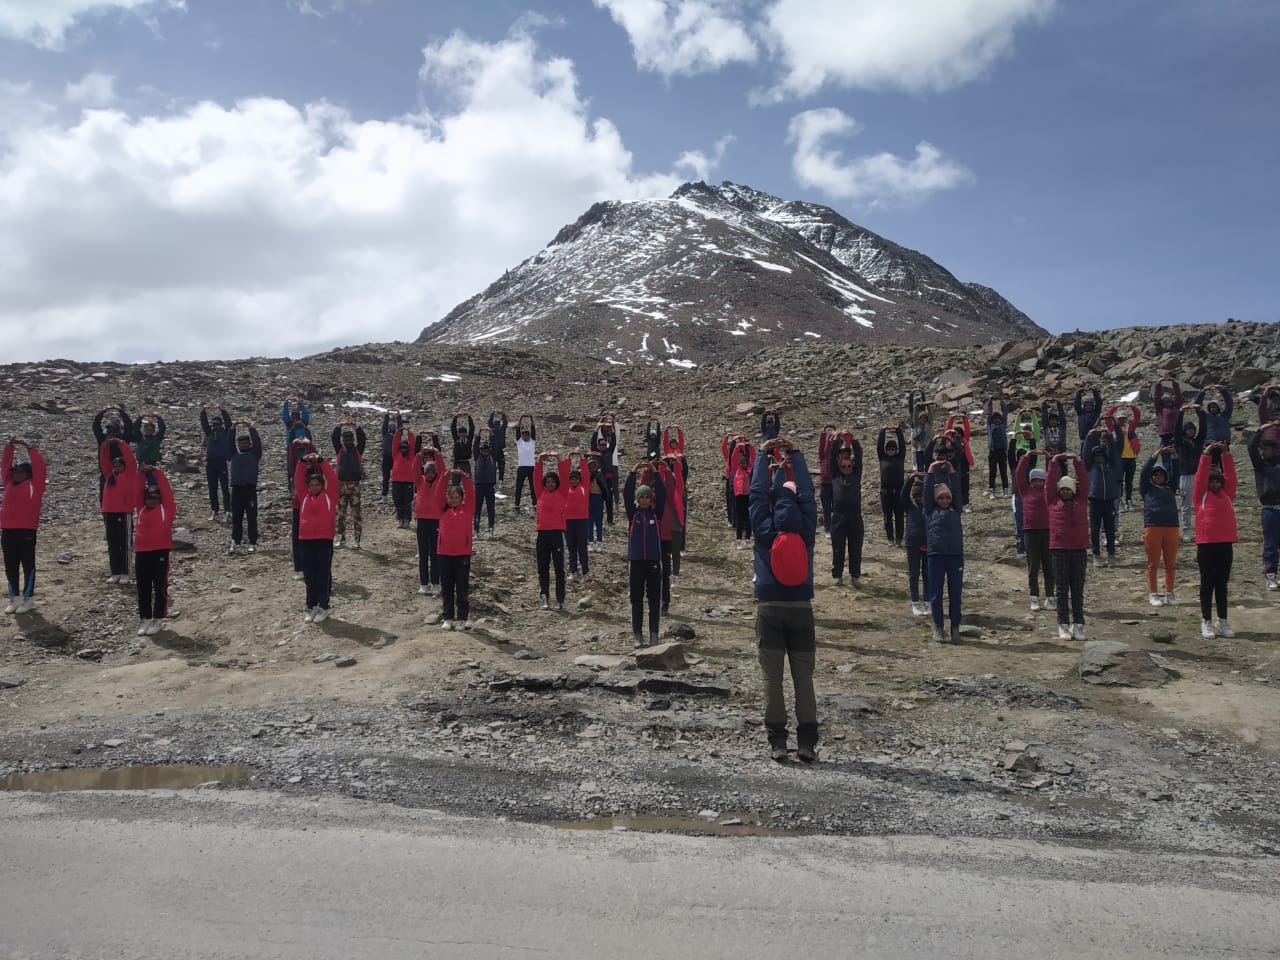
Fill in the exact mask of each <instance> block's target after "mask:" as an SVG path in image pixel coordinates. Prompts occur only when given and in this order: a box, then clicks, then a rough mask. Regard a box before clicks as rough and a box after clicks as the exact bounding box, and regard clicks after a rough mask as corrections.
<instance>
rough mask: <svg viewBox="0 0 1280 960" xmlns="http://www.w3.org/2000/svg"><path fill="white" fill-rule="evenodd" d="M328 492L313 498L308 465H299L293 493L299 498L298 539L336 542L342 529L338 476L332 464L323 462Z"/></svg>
mask: <svg viewBox="0 0 1280 960" xmlns="http://www.w3.org/2000/svg"><path fill="white" fill-rule="evenodd" d="M319 463H320V473H321V474H322V475H323V476H324V489H323V490H321V491H320V492H319V493H316V494H313V493H312V492H311V491H310V490H308V489H307V464H306V461H304V460H299V461H298V466H297V468H296V469H295V470H294V471H293V489H294V490H295V491H296V493H297V497H298V539H299V540H332V539H333V533H334V530H336V529H337V526H338V473H337V471H336V470H334V469H333V464H331V463H330V462H329V461H328V460H321V461H319Z"/></svg>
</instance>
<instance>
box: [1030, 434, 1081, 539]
mask: <svg viewBox="0 0 1280 960" xmlns="http://www.w3.org/2000/svg"><path fill="white" fill-rule="evenodd" d="M1023 459H1026V458H1025V457H1024V458H1023ZM1073 463H1074V464H1075V479H1076V495H1075V497H1074V498H1073V499H1071V500H1063V499H1062V497H1060V496H1058V481H1059V480H1061V479H1062V464H1061V462H1060V461H1058V460H1052V461H1050V463H1049V475H1048V476H1047V477H1046V478H1045V481H1044V488H1045V495H1044V496H1045V500H1046V501H1047V502H1048V507H1049V549H1050V550H1088V549H1089V472H1088V471H1087V470H1085V469H1084V465H1083V464H1082V463H1081V462H1080V461H1079V460H1075V461H1073ZM1024 518H1025V515H1024Z"/></svg>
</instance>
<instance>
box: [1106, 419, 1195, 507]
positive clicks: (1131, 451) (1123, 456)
mask: <svg viewBox="0 0 1280 960" xmlns="http://www.w3.org/2000/svg"><path fill="white" fill-rule="evenodd" d="M1130 414H1132V416H1130ZM1106 422H1107V426H1108V427H1109V429H1110V431H1111V434H1112V436H1113V437H1114V438H1115V444H1116V448H1117V451H1118V459H1119V461H1120V473H1121V477H1122V478H1123V479H1122V483H1123V487H1124V489H1123V490H1122V493H1123V503H1124V509H1125V511H1126V512H1127V511H1130V510H1132V509H1133V478H1134V476H1135V475H1136V474H1137V472H1138V454H1139V453H1141V452H1142V442H1141V441H1140V440H1139V439H1138V426H1139V425H1140V424H1141V423H1142V410H1141V409H1140V408H1139V407H1138V406H1137V404H1130V405H1129V413H1126V412H1125V411H1124V409H1123V408H1118V407H1111V408H1109V409H1108V410H1107V421H1106ZM1176 422H1177V421H1176V419H1175V423H1176ZM1088 459H1089V458H1088V456H1086V457H1085V461H1086V462H1087V461H1088Z"/></svg>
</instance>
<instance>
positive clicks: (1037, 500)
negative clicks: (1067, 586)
mask: <svg viewBox="0 0 1280 960" xmlns="http://www.w3.org/2000/svg"><path fill="white" fill-rule="evenodd" d="M1048 462H1049V452H1048V451H1047V450H1038V449H1037V450H1030V451H1028V452H1027V454H1026V455H1025V456H1023V457H1022V458H1021V459H1020V460H1019V461H1018V467H1017V469H1016V470H1015V471H1014V475H1013V479H1014V485H1015V487H1016V488H1017V491H1018V497H1019V499H1020V500H1021V501H1022V536H1023V543H1024V544H1025V546H1026V552H1027V588H1028V590H1029V592H1030V596H1031V609H1032V610H1033V611H1035V610H1039V609H1040V571H1041V570H1043V571H1044V608H1045V609H1046V610H1052V609H1053V608H1054V606H1055V605H1056V603H1057V600H1056V583H1055V580H1054V576H1053V557H1052V554H1051V553H1050V552H1049V537H1050V533H1049V491H1048V490H1047V489H1046V487H1045V482H1046V481H1047V479H1048V476H1049V474H1048V471H1047V470H1046V469H1045V468H1044V467H1043V466H1041V464H1046V463H1048Z"/></svg>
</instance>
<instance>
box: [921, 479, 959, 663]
mask: <svg viewBox="0 0 1280 960" xmlns="http://www.w3.org/2000/svg"><path fill="white" fill-rule="evenodd" d="M955 479H956V469H955V465H954V464H952V462H951V461H950V460H945V459H941V458H939V459H938V460H935V461H934V462H933V463H932V464H931V465H930V467H929V469H928V471H927V472H926V473H925V475H924V494H923V496H922V497H921V503H922V505H923V507H924V518H925V534H926V536H927V538H928V546H929V557H928V563H929V588H930V589H929V606H930V612H931V613H932V614H933V638H932V639H933V642H934V643H946V642H947V640H948V635H947V633H945V632H944V630H943V625H942V624H943V620H942V591H943V589H944V587H945V589H946V591H947V600H948V604H947V606H948V616H949V617H950V619H951V632H950V640H951V642H952V643H957V644H958V643H963V642H964V641H963V640H962V639H961V637H960V619H961V617H962V616H963V599H964V523H963V520H962V510H961V508H960V504H958V503H957V502H956V500H955V495H954V494H953V493H952V492H951V484H950V483H949V482H948V481H954V480H955Z"/></svg>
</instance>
